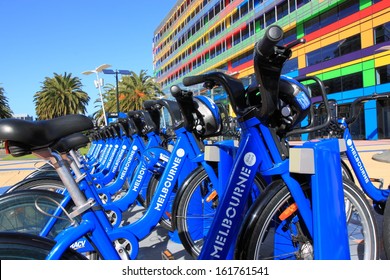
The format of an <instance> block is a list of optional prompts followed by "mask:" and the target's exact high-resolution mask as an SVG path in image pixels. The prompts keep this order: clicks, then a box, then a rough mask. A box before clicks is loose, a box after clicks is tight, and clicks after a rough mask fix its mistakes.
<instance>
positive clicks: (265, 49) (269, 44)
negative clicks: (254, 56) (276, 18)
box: [255, 25, 283, 57]
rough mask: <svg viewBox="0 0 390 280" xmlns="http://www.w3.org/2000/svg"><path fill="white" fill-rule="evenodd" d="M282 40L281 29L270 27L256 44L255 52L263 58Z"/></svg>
mask: <svg viewBox="0 0 390 280" xmlns="http://www.w3.org/2000/svg"><path fill="white" fill-rule="evenodd" d="M282 39H283V29H282V28H281V27H280V26H277V25H271V26H270V27H269V28H268V29H267V30H266V32H265V34H264V37H263V38H262V39H261V40H260V41H258V42H257V44H256V46H255V51H256V52H258V53H259V54H260V55H263V56H265V57H268V56H270V55H271V54H272V53H273V47H274V46H275V45H276V44H277V43H278V42H279V41H280V40H282Z"/></svg>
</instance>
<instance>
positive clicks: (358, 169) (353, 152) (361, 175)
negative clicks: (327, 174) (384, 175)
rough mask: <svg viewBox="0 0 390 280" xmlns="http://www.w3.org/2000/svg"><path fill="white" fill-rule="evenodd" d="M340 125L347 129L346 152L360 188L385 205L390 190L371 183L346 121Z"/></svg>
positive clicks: (344, 136)
mask: <svg viewBox="0 0 390 280" xmlns="http://www.w3.org/2000/svg"><path fill="white" fill-rule="evenodd" d="M338 123H339V124H340V125H341V126H342V127H345V129H344V132H343V139H344V141H345V144H346V146H347V149H346V151H345V153H346V155H347V158H348V161H349V163H350V164H351V167H352V169H353V171H354V174H355V176H356V178H357V179H358V181H359V184H360V186H361V187H362V189H363V191H364V192H365V193H366V194H367V195H368V196H369V197H370V198H371V199H372V200H373V201H374V202H375V203H378V202H382V203H385V202H386V200H387V198H388V196H389V194H390V190H389V189H387V190H382V189H378V188H377V187H375V185H374V184H373V183H372V182H371V180H370V178H369V176H368V172H367V170H366V168H365V166H364V164H363V161H362V159H361V158H360V156H359V153H358V151H357V148H356V146H355V143H354V141H353V139H352V135H351V133H350V131H349V128H348V124H347V122H346V120H345V119H344V118H343V119H340V120H339V121H338Z"/></svg>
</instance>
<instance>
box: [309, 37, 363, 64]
mask: <svg viewBox="0 0 390 280" xmlns="http://www.w3.org/2000/svg"><path fill="white" fill-rule="evenodd" d="M360 49H361V39H360V34H357V35H354V36H351V37H348V38H346V39H344V40H341V41H338V42H335V43H333V44H330V45H327V46H324V47H322V48H320V49H318V50H315V51H312V52H309V53H307V54H306V58H307V66H311V65H315V64H318V63H321V62H324V61H327V60H330V59H333V58H336V57H339V56H342V55H346V54H348V53H351V52H354V51H357V50H360Z"/></svg>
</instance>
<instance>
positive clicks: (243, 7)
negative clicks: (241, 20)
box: [240, 2, 248, 17]
mask: <svg viewBox="0 0 390 280" xmlns="http://www.w3.org/2000/svg"><path fill="white" fill-rule="evenodd" d="M247 13H248V2H245V3H244V4H241V6H240V16H241V17H243V16H245V15H246V14H247Z"/></svg>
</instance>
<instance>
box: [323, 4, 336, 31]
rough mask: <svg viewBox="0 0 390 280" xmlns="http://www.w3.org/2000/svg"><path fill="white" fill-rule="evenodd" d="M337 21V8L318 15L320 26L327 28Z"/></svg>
mask: <svg viewBox="0 0 390 280" xmlns="http://www.w3.org/2000/svg"><path fill="white" fill-rule="evenodd" d="M337 20H338V14H337V7H334V8H332V9H330V10H328V11H326V12H324V13H322V14H321V15H320V22H321V26H322V27H323V26H327V25H329V24H331V23H334V22H336V21H337Z"/></svg>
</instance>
